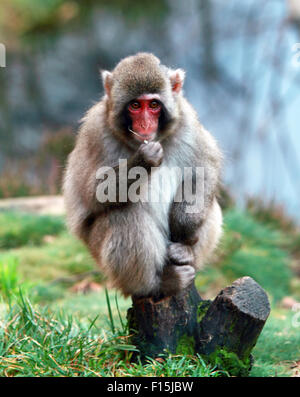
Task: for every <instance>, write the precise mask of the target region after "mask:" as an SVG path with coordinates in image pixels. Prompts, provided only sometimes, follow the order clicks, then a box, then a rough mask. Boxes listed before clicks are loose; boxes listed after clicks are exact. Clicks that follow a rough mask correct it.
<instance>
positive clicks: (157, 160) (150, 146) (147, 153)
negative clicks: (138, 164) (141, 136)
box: [138, 142, 164, 167]
mask: <svg viewBox="0 0 300 397" xmlns="http://www.w3.org/2000/svg"><path fill="white" fill-rule="evenodd" d="M138 155H139V157H140V158H141V160H142V162H144V163H146V164H145V165H147V166H148V167H149V166H150V167H159V166H160V165H161V163H162V161H163V157H164V151H163V148H162V146H161V144H160V143H159V142H149V143H143V144H142V145H141V146H140V147H139V149H138Z"/></svg>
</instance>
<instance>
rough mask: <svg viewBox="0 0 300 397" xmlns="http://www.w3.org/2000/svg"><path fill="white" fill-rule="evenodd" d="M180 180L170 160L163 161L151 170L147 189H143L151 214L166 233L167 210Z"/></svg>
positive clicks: (167, 230)
mask: <svg viewBox="0 0 300 397" xmlns="http://www.w3.org/2000/svg"><path fill="white" fill-rule="evenodd" d="M180 182H181V178H180V173H178V167H175V165H174V164H172V163H171V162H165V163H164V164H163V165H162V166H160V167H159V168H157V169H153V170H152V172H151V176H150V178H149V184H148V191H147V192H146V191H144V194H145V198H146V200H147V206H148V209H149V210H150V212H151V215H152V216H153V218H154V219H155V222H156V223H157V224H158V225H159V226H160V228H162V229H163V231H164V233H166V234H167V235H168V234H169V228H168V224H169V221H168V218H169V211H170V207H171V205H172V203H173V201H174V197H175V195H176V192H177V189H178V186H179V184H180Z"/></svg>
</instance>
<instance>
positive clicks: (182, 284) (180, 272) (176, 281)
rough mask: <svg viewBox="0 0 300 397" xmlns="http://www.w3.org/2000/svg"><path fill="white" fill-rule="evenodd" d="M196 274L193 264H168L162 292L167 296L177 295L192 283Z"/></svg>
mask: <svg viewBox="0 0 300 397" xmlns="http://www.w3.org/2000/svg"><path fill="white" fill-rule="evenodd" d="M195 274H196V272H195V269H194V268H193V266H189V265H183V266H176V265H167V266H166V267H165V268H164V272H163V277H162V283H161V292H162V293H163V295H165V296H168V295H175V294H176V293H178V292H179V291H181V290H182V289H185V288H187V287H188V286H189V285H190V284H191V283H192V281H193V280H194V278H195Z"/></svg>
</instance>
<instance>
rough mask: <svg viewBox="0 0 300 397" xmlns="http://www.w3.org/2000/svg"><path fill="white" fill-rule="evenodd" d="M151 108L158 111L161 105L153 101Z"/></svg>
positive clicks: (150, 104)
mask: <svg viewBox="0 0 300 397" xmlns="http://www.w3.org/2000/svg"><path fill="white" fill-rule="evenodd" d="M149 106H150V108H151V109H157V108H159V103H158V102H157V101H151V102H150V103H149Z"/></svg>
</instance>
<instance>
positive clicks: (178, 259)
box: [168, 243, 195, 266]
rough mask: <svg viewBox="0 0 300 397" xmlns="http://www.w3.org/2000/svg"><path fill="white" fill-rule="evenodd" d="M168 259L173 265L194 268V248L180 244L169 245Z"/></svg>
mask: <svg viewBox="0 0 300 397" xmlns="http://www.w3.org/2000/svg"><path fill="white" fill-rule="evenodd" d="M168 258H169V260H170V262H171V264H175V265H177V266H185V265H189V266H192V265H193V264H194V260H195V257H194V253H193V250H192V248H191V247H189V246H187V245H183V244H180V243H171V244H170V245H169V247H168Z"/></svg>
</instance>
